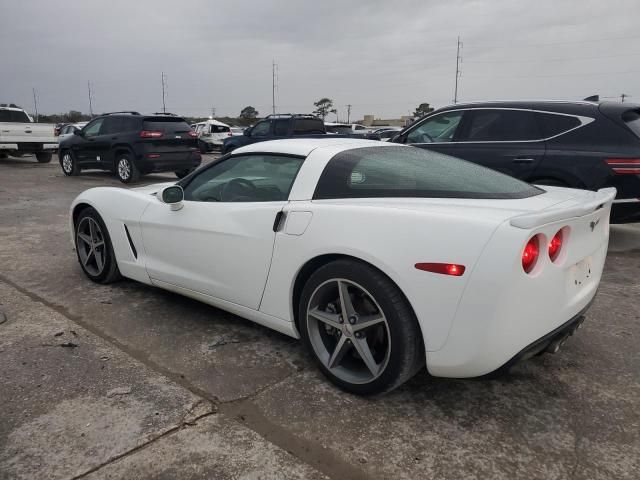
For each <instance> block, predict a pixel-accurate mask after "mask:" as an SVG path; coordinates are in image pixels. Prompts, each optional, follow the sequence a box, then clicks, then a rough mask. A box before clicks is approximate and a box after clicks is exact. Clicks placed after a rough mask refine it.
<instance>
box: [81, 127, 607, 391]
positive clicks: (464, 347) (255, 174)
mask: <svg viewBox="0 0 640 480" xmlns="http://www.w3.org/2000/svg"><path fill="white" fill-rule="evenodd" d="M615 193H616V192H615V189H606V190H600V191H598V192H590V191H582V190H571V189H566V188H554V187H545V188H544V190H543V189H542V188H538V187H535V186H532V185H529V184H527V183H523V182H521V181H519V180H516V179H514V178H511V177H509V176H506V175H503V174H501V173H498V172H495V171H492V170H488V169H485V168H483V167H480V166H477V165H475V164H472V163H468V162H465V161H461V160H458V159H454V158H452V157H448V156H444V155H440V154H437V153H434V152H429V151H426V150H420V149H416V148H412V147H405V146H398V145H393V146H389V145H388V144H385V143H381V142H375V141H366V140H355V139H298V140H280V141H272V142H263V143H256V144H254V145H250V146H247V147H243V148H240V149H237V150H235V151H234V152H233V153H232V154H231V155H227V156H225V157H223V158H222V159H221V160H220V161H218V162H216V163H213V164H209V165H206V166H204V167H202V168H200V169H199V170H197V171H196V172H194V173H193V174H191V175H189V176H188V177H186V178H184V179H183V180H181V181H180V182H178V183H177V184H165V185H155V186H151V187H143V188H137V189H133V190H125V189H122V188H111V187H101V188H92V189H90V190H87V191H85V192H84V193H82V194H80V195H79V196H78V197H77V198H76V199H75V201H74V202H73V205H72V206H71V228H72V231H73V242H74V245H75V246H76V250H77V254H78V259H79V261H80V264H81V266H82V268H83V270H84V272H85V273H86V275H87V276H88V277H89V278H90V279H91V280H94V281H96V282H101V283H106V282H110V281H113V280H115V279H117V278H119V277H120V275H122V276H124V277H127V278H131V279H134V280H138V281H140V282H144V283H147V284H151V285H156V286H158V287H161V288H164V289H167V290H171V291H174V292H178V293H181V294H184V295H187V296H190V297H193V298H196V299H199V300H201V301H203V302H206V303H209V304H211V305H215V306H216V307H219V308H222V309H224V310H228V311H230V312H233V313H235V314H237V315H239V316H241V317H244V318H247V319H249V320H252V321H254V322H257V323H260V324H262V325H266V326H267V327H270V328H273V329H275V330H278V331H280V332H282V333H284V334H287V335H291V336H292V337H296V338H300V337H302V339H303V340H304V342H305V344H306V345H307V347H308V348H309V351H310V352H311V353H312V355H313V356H314V357H315V359H316V360H317V362H318V364H319V366H320V369H321V370H322V371H323V372H324V374H325V375H327V377H329V378H330V379H331V380H332V381H333V382H334V383H336V384H337V385H339V386H340V387H342V388H344V389H346V390H349V391H351V392H355V393H360V394H370V393H379V392H383V391H388V390H391V389H393V388H395V387H397V386H398V385H400V384H402V383H403V382H405V381H406V380H407V379H409V378H410V377H411V376H412V375H413V374H414V373H416V372H417V371H418V370H419V369H420V368H421V367H423V366H424V365H425V364H426V366H427V369H428V371H429V372H430V373H431V374H432V375H435V376H448V377H475V376H482V375H485V374H488V373H491V372H494V371H497V370H503V369H507V368H508V367H509V366H511V365H512V364H513V363H514V362H516V361H518V360H522V359H523V358H527V357H529V356H532V355H534V354H536V353H539V352H541V351H543V350H551V351H555V350H557V348H558V346H559V345H560V344H561V343H562V342H563V341H564V340H565V339H566V338H567V336H568V335H570V334H572V333H573V332H574V330H575V329H576V328H577V327H578V326H579V325H580V323H581V322H582V321H583V319H584V316H583V315H584V312H585V310H586V309H587V308H588V306H589V304H590V302H591V300H592V299H593V297H594V295H595V293H596V289H597V287H598V284H599V282H600V276H601V274H602V269H603V265H604V261H605V256H606V252H607V245H608V238H609V211H610V208H611V202H612V200H613V198H614V196H615Z"/></svg>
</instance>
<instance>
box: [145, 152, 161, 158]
mask: <svg viewBox="0 0 640 480" xmlns="http://www.w3.org/2000/svg"><path fill="white" fill-rule="evenodd" d="M147 158H160V154H159V153H147Z"/></svg>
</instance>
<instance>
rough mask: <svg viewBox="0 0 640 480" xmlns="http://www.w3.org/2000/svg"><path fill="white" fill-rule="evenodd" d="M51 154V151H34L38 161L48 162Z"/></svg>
mask: <svg viewBox="0 0 640 480" xmlns="http://www.w3.org/2000/svg"><path fill="white" fill-rule="evenodd" d="M52 157H53V154H52V153H51V152H36V160H38V163H49V162H50V161H51V158H52Z"/></svg>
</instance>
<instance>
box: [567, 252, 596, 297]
mask: <svg viewBox="0 0 640 480" xmlns="http://www.w3.org/2000/svg"><path fill="white" fill-rule="evenodd" d="M592 278H593V269H592V267H591V257H587V258H584V259H582V260H580V261H579V262H578V263H576V264H575V265H572V266H571V267H570V268H569V285H568V287H569V288H573V289H580V288H582V287H583V286H584V285H586V284H588V283H589V282H590V281H591V279H592Z"/></svg>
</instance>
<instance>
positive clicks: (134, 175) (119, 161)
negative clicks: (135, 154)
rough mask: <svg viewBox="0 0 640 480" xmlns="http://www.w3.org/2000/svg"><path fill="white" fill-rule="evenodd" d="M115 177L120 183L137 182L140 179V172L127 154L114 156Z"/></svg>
mask: <svg viewBox="0 0 640 480" xmlns="http://www.w3.org/2000/svg"><path fill="white" fill-rule="evenodd" d="M116 176H117V177H118V180H120V181H121V182H122V183H133V182H137V181H138V179H139V178H140V171H139V170H138V167H136V164H135V163H134V162H133V161H132V160H131V155H129V154H128V153H119V154H118V155H117V156H116Z"/></svg>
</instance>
